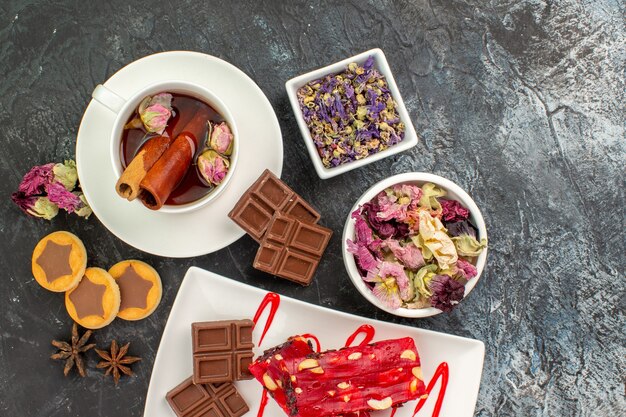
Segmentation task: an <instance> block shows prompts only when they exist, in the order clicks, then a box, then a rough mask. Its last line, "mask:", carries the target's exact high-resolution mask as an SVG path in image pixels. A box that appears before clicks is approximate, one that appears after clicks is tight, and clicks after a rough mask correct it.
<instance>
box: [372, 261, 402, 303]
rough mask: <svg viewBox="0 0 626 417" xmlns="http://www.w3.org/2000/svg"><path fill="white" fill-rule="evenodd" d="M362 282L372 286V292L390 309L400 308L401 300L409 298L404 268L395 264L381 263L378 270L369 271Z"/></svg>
mask: <svg viewBox="0 0 626 417" xmlns="http://www.w3.org/2000/svg"><path fill="white" fill-rule="evenodd" d="M363 280H364V281H366V282H371V283H373V284H374V288H373V289H372V292H373V293H374V295H376V297H377V298H379V299H380V300H381V301H382V302H383V303H384V304H385V305H386V306H388V307H390V308H400V307H401V306H402V300H405V299H408V298H409V296H410V291H411V289H410V284H409V278H408V277H407V276H406V274H405V272H404V268H402V266H401V265H398V264H396V263H392V262H381V263H380V265H379V268H378V269H375V270H372V271H369V272H368V274H367V276H366V277H363Z"/></svg>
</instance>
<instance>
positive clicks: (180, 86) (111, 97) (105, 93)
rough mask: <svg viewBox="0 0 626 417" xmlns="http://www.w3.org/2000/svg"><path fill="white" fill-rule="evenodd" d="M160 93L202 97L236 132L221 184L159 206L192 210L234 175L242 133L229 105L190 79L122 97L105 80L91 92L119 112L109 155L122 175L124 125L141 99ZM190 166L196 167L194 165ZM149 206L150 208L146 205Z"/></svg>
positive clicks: (173, 210) (176, 210)
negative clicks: (182, 201) (193, 197)
mask: <svg viewBox="0 0 626 417" xmlns="http://www.w3.org/2000/svg"><path fill="white" fill-rule="evenodd" d="M158 93H178V94H185V95H188V96H191V97H194V98H197V99H198V100H201V101H203V102H204V103H206V104H208V105H210V106H211V107H213V108H214V109H215V110H216V111H217V112H218V113H219V114H220V115H221V116H222V117H223V118H224V120H225V121H226V123H228V126H229V127H230V129H231V132H232V134H233V137H234V140H233V151H232V154H231V155H230V167H229V169H228V173H227V174H226V176H225V177H224V180H223V181H222V183H221V184H220V185H218V186H217V187H216V188H215V189H214V190H213V191H211V192H210V193H209V194H207V195H206V196H204V197H202V198H200V199H198V200H196V201H192V202H190V203H187V204H181V205H167V204H166V205H164V206H163V207H161V208H160V209H159V212H164V213H183V212H188V211H192V210H196V209H198V208H200V207H202V206H204V205H205V204H208V203H209V202H210V201H212V200H214V199H215V198H216V197H217V196H218V195H219V194H221V192H222V191H223V190H224V188H226V185H227V184H228V182H229V181H230V179H231V178H232V176H233V172H234V171H235V166H236V165H237V157H238V155H239V134H238V133H237V124H236V123H235V120H234V118H233V115H232V114H231V112H230V110H228V108H227V107H226V105H225V104H224V103H223V102H222V100H220V99H219V98H218V97H217V96H216V95H215V94H213V93H212V92H211V91H210V90H208V89H206V88H204V87H202V86H200V85H198V84H195V83H192V82H188V81H176V80H172V81H161V82H157V83H154V84H151V85H149V86H147V87H145V88H143V89H141V90H139V91H138V92H136V93H134V94H133V95H132V96H131V97H130V98H128V99H125V98H123V97H120V96H119V95H118V94H117V93H115V92H113V91H111V90H110V89H109V88H107V87H105V86H104V85H102V84H99V85H98V86H96V88H95V89H94V90H93V92H92V93H91V96H92V97H93V99H94V100H95V101H97V102H98V103H100V104H102V105H103V106H104V107H106V108H108V109H109V110H111V111H112V112H113V113H115V114H117V117H116V118H115V123H114V124H113V129H112V131H111V137H110V140H109V141H110V143H111V146H110V158H111V163H112V165H113V172H114V173H115V175H116V178H119V177H120V176H121V175H122V161H121V158H120V155H121V150H120V146H121V140H122V133H123V131H124V125H125V124H126V122H127V121H128V119H129V118H130V117H131V116H132V114H133V113H134V112H135V110H136V109H137V106H139V103H140V102H141V101H142V100H143V99H144V98H145V97H147V96H152V95H155V94H158ZM190 169H195V168H194V167H191V168H190ZM133 203H135V204H140V205H141V203H140V202H138V201H136V202H133ZM146 210H148V209H146Z"/></svg>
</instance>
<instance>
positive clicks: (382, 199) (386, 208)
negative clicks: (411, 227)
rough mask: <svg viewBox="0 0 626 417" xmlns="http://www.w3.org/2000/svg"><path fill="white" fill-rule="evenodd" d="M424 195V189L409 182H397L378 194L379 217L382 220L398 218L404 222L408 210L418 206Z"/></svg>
mask: <svg viewBox="0 0 626 417" xmlns="http://www.w3.org/2000/svg"><path fill="white" fill-rule="evenodd" d="M421 196H422V190H421V189H420V188H419V187H417V186H415V185H409V184H396V185H394V186H393V187H391V188H387V189H386V190H385V191H383V192H381V193H380V194H378V205H379V206H380V211H379V212H378V217H379V218H380V219H381V220H392V219H394V220H397V221H399V222H403V221H404V220H405V219H406V216H407V210H408V209H409V208H411V209H413V208H415V207H417V204H418V202H419V200H420V198H421Z"/></svg>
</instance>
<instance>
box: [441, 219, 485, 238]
mask: <svg viewBox="0 0 626 417" xmlns="http://www.w3.org/2000/svg"><path fill="white" fill-rule="evenodd" d="M443 225H444V226H445V228H446V229H448V234H449V235H450V236H461V235H470V236H472V237H473V238H476V237H477V236H478V229H476V226H474V225H473V224H472V223H471V222H470V221H469V220H461V221H459V222H453V223H450V222H443Z"/></svg>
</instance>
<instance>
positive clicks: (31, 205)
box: [11, 191, 59, 220]
mask: <svg viewBox="0 0 626 417" xmlns="http://www.w3.org/2000/svg"><path fill="white" fill-rule="evenodd" d="M11 200H13V202H14V203H15V204H17V205H18V207H19V208H20V209H22V211H23V212H24V213H26V214H28V215H29V216H33V217H41V218H43V219H46V220H50V219H52V218H53V217H54V216H56V215H57V214H58V213H59V207H57V205H56V204H54V203H52V202H50V200H49V199H48V197H37V196H26V195H25V194H24V193H21V192H19V191H18V192H16V193H13V194H12V195H11Z"/></svg>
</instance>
